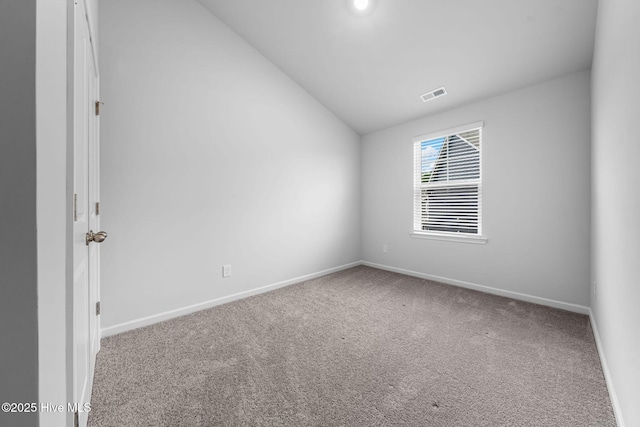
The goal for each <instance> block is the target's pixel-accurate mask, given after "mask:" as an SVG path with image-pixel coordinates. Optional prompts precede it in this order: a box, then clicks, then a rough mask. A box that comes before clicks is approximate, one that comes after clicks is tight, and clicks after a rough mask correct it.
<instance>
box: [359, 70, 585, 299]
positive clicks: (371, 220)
mask: <svg viewBox="0 0 640 427" xmlns="http://www.w3.org/2000/svg"><path fill="white" fill-rule="evenodd" d="M589 78H590V75H589V72H588V71H583V72H580V73H577V74H572V75H569V76H566V77H563V78H559V79H556V80H552V81H549V82H546V83H542V84H539V85H536V86H531V87H527V88H524V89H521V90H518V91H514V92H510V93H507V94H504V95H501V96H497V97H495V98H491V99H488V100H485V101H481V102H477V103H474V104H469V105H467V106H464V107H461V108H458V109H455V110H451V111H448V112H445V113H442V114H438V115H435V116H430V117H426V118H423V119H420V120H416V121H412V122H410V123H406V124H402V125H399V126H395V127H392V128H389V129H386V130H383V131H380V132H376V133H372V134H369V135H366V136H365V137H364V138H363V145H362V151H363V154H362V192H363V195H362V236H363V238H362V255H363V259H364V260H365V261H368V262H372V263H377V264H382V265H386V266H390V267H394V268H397V269H398V268H399V269H405V270H410V271H413V272H417V273H422V274H428V275H432V276H439V277H443V278H446V279H452V280H453V281H461V282H467V284H470V285H481V286H486V287H492V288H499V289H500V290H501V291H496V293H500V294H507V295H509V293H510V292H515V293H521V294H527V295H532V296H535V297H537V298H546V299H549V300H554V301H559V302H561V303H568V304H576V305H578V307H573V306H567V305H564V304H560V306H563V307H564V308H569V309H577V310H578V311H585V310H586V307H585V306H588V305H589V242H590V238H589V221H590V215H589V206H590V205H589V204H590V193H589V173H590V171H589V170H590V166H589V150H590V144H589V138H590V128H589V108H590V105H589V96H590V95H589ZM435 102H437V101H435ZM480 120H482V121H484V125H485V126H484V130H483V211H482V212H483V228H484V230H483V234H485V235H486V237H488V239H489V240H488V243H487V244H486V245H475V244H469V243H455V242H443V241H436V240H423V239H414V238H411V237H410V236H409V232H410V231H411V229H412V225H413V217H412V215H413V169H412V168H413V146H412V142H411V139H412V137H415V136H418V135H422V134H425V133H430V132H435V131H439V130H444V129H447V128H451V127H454V126H458V125H464V124H467V123H472V122H476V121H480ZM383 244H387V245H388V251H389V252H388V253H387V254H384V253H383V252H382V245H383ZM485 290H486V289H485ZM505 291H506V292H505ZM537 298H535V299H534V300H536V301H539V302H542V301H541V300H539V299H537ZM547 302H548V301H547Z"/></svg>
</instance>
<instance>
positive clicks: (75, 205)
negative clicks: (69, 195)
mask: <svg viewBox="0 0 640 427" xmlns="http://www.w3.org/2000/svg"><path fill="white" fill-rule="evenodd" d="M73 220H74V221H77V220H78V194H77V193H73Z"/></svg>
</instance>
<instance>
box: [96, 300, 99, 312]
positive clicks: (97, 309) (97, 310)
mask: <svg viewBox="0 0 640 427" xmlns="http://www.w3.org/2000/svg"><path fill="white" fill-rule="evenodd" d="M96 316H100V301H98V302H97V303H96Z"/></svg>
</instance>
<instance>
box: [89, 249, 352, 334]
mask: <svg viewBox="0 0 640 427" xmlns="http://www.w3.org/2000/svg"><path fill="white" fill-rule="evenodd" d="M361 264H362V262H361V261H356V262H352V263H349V264H344V265H341V266H339V267H334V268H330V269H327V270H322V271H318V272H316V273H311V274H307V275H304V276H299V277H295V278H293V279H289V280H285V281H282V282H278V283H273V284H271V285H267V286H262V287H259V288H255V289H250V290H248V291H244V292H238V293H237V294H233V295H228V296H225V297H221V298H216V299H213V300H210V301H205V302H201V303H198V304H193V305H190V306H187V307H182V308H178V309H175V310H169V311H165V312H164V313H158V314H154V315H151V316H147V317H142V318H140V319H135V320H130V321H128V322H124V323H119V324H117V325H113V326H109V327H106V328H103V329H102V330H101V333H100V336H101V337H102V338H104V337H108V336H111V335H116V334H120V333H122V332H126V331H130V330H132V329H137V328H141V327H143V326H149V325H152V324H154V323H159V322H162V321H165V320H169V319H173V318H174V317H180V316H184V315H186V314H190V313H194V312H196V311H200V310H204V309H207V308H211V307H215V306H216V305H220V304H225V303H228V302H231V301H235V300H239V299H242V298H246V297H249V296H252V295H258V294H262V293H265V292H269V291H273V290H275V289H278V288H283V287H285V286H289V285H293V284H296V283H300V282H304V281H306V280H310V279H315V278H316V277H320V276H325V275H327V274H331V273H335V272H337V271H341V270H346V269H347V268H351V267H356V266H358V265H361Z"/></svg>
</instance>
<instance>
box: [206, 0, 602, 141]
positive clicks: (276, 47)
mask: <svg viewBox="0 0 640 427" xmlns="http://www.w3.org/2000/svg"><path fill="white" fill-rule="evenodd" d="M199 1H200V3H202V4H203V5H204V6H205V7H206V8H208V9H209V10H210V11H211V12H212V13H214V14H215V15H216V16H217V17H218V18H219V19H221V20H222V21H223V22H224V23H225V24H227V25H228V26H229V27H230V28H231V29H233V30H234V31H235V32H237V33H238V34H239V35H240V36H242V37H243V38H244V39H245V40H246V41H247V42H249V43H250V44H251V45H253V46H254V47H255V48H256V49H257V50H258V51H260V52H261V53H262V54H263V55H264V56H266V57H267V58H268V59H269V60H271V61H272V62H273V63H274V64H275V65H277V66H278V67H279V68H280V69H281V70H282V71H284V72H285V73H286V74H288V75H289V76H290V77H291V78H292V79H293V80H295V81H296V82H297V83H298V84H300V85H301V86H302V87H303V88H304V89H305V90H307V91H308V92H309V93H310V94H311V95H312V96H313V97H315V98H316V99H317V100H318V101H320V102H321V103H322V104H324V105H325V106H326V107H327V108H328V109H329V110H331V111H333V112H334V113H335V114H336V115H337V116H338V117H340V118H341V119H342V120H344V121H345V122H346V123H347V124H348V125H349V126H351V127H352V128H353V129H354V130H355V131H357V132H358V133H360V134H366V133H369V132H372V131H376V130H379V129H382V128H385V127H388V126H392V125H395V124H399V123H402V122H406V121H409V120H412V119H415V118H418V117H422V116H425V115H429V114H434V113H437V112H440V111H444V110H447V109H451V108H454V107H457V106H460V105H463V104H466V103H469V102H473V101H475V100H480V99H483V98H487V97H491V96H494V95H498V94H500V93H504V92H508V91H510V90H514V89H517V88H520V87H524V86H528V85H531V84H535V83H538V82H542V81H545V80H549V79H552V78H554V77H559V76H562V75H566V74H569V73H572V72H576V71H580V70H584V69H587V68H589V67H590V66H591V59H592V56H593V42H594V36H595V22H596V11H597V0H376V1H375V3H374V7H373V9H372V10H371V12H370V13H368V14H366V15H365V16H359V15H356V14H354V13H352V11H351V10H350V8H349V7H348V1H347V0H233V1H229V0H199ZM441 86H445V87H446V90H447V92H448V95H447V96H444V97H442V98H438V99H435V100H433V101H430V102H427V103H424V102H423V101H422V100H421V99H420V95H421V94H422V93H425V92H427V91H430V90H432V89H436V88H439V87H441Z"/></svg>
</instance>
